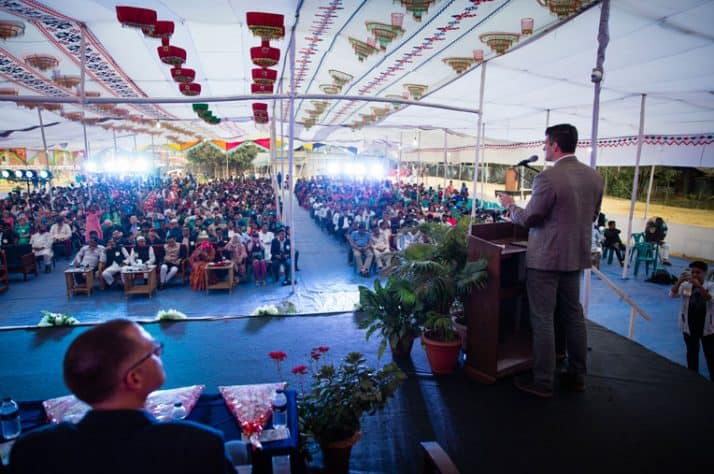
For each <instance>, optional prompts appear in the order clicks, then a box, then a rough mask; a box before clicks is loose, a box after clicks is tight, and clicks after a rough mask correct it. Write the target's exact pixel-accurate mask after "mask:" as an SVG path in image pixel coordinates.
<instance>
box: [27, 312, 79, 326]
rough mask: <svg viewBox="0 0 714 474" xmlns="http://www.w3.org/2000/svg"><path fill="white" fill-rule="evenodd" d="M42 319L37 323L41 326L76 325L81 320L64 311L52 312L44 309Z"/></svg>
mask: <svg viewBox="0 0 714 474" xmlns="http://www.w3.org/2000/svg"><path fill="white" fill-rule="evenodd" d="M42 314H43V315H44V316H42V319H40V322H39V323H37V325H38V326H40V327H48V326H74V325H75V324H77V323H79V320H78V319H77V318H75V317H73V316H72V315H71V314H63V313H51V312H49V311H42Z"/></svg>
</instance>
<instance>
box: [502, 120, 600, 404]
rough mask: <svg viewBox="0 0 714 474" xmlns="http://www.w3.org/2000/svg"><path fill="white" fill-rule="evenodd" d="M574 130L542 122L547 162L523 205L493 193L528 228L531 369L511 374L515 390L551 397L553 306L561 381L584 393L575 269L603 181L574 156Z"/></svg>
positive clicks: (585, 250)
mask: <svg viewBox="0 0 714 474" xmlns="http://www.w3.org/2000/svg"><path fill="white" fill-rule="evenodd" d="M577 143H578V131H577V129H576V128H575V127H574V126H572V125H569V124H560V125H554V126H552V127H548V128H547V129H546V131H545V142H544V146H543V151H544V152H545V160H546V161H550V162H553V163H554V165H553V166H552V167H550V168H547V169H545V170H544V171H543V172H541V173H540V174H538V175H537V176H536V177H535V179H534V180H533V193H532V195H531V198H530V201H529V202H528V205H527V206H526V208H525V209H522V208H520V207H518V206H516V205H515V204H514V203H513V198H512V197H510V196H507V195H500V196H499V198H500V200H501V205H503V206H504V207H506V208H508V211H509V213H510V216H511V220H512V221H513V222H514V223H516V224H520V225H522V226H524V227H526V228H528V230H529V233H528V252H527V254H526V267H527V273H526V289H527V292H528V304H529V306H530V319H531V327H532V330H533V355H534V366H533V373H532V374H531V375H528V376H521V377H517V378H516V379H515V385H516V387H517V388H518V389H520V390H523V391H525V392H528V393H531V394H533V395H536V396H539V397H543V398H548V397H551V396H552V395H553V376H554V372H555V358H556V356H555V341H554V328H553V318H554V313H555V309H556V307H557V308H558V314H559V316H560V317H561V318H562V323H563V326H564V330H565V335H566V340H567V349H568V358H569V366H568V372H567V373H565V374H563V382H566V383H567V384H569V385H570V386H571V387H572V388H574V389H575V390H577V391H583V390H585V372H586V356H587V334H586V331H585V317H584V315H583V308H582V306H581V305H580V299H579V296H580V278H581V276H580V273H581V271H582V270H584V269H586V268H590V265H591V262H590V246H591V239H592V231H591V229H592V224H593V221H594V220H595V219H596V218H597V216H598V213H599V212H600V204H601V203H602V193H603V179H602V176H600V174H599V173H598V172H597V171H595V170H594V169H592V168H590V167H589V166H587V165H585V164H583V163H580V162H579V161H578V159H577V158H576V157H575V155H574V152H575V147H576V145H577Z"/></svg>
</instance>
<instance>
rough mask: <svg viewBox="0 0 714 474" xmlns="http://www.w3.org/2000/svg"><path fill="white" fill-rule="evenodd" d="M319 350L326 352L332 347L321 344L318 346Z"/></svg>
mask: <svg viewBox="0 0 714 474" xmlns="http://www.w3.org/2000/svg"><path fill="white" fill-rule="evenodd" d="M317 350H318V351H320V352H322V353H323V354H324V353H325V352H327V351H329V350H330V348H329V347H327V346H320V347H318V348H317Z"/></svg>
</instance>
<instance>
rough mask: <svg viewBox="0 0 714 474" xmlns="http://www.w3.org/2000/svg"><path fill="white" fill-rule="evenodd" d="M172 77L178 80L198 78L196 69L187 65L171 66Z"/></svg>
mask: <svg viewBox="0 0 714 474" xmlns="http://www.w3.org/2000/svg"><path fill="white" fill-rule="evenodd" d="M171 77H172V78H173V79H174V81H176V82H193V80H194V79H195V78H196V71H194V70H193V69H188V68H185V67H174V68H171Z"/></svg>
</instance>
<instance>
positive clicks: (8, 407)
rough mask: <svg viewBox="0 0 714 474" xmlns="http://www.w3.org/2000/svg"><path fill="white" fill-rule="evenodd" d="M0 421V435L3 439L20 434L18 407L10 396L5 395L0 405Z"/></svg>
mask: <svg viewBox="0 0 714 474" xmlns="http://www.w3.org/2000/svg"><path fill="white" fill-rule="evenodd" d="M0 423H2V436H3V438H5V439H14V438H17V437H18V436H20V432H21V431H22V426H21V425H20V409H19V408H18V406H17V403H15V402H14V401H13V399H12V398H10V397H6V398H4V399H3V401H2V406H0Z"/></svg>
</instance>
